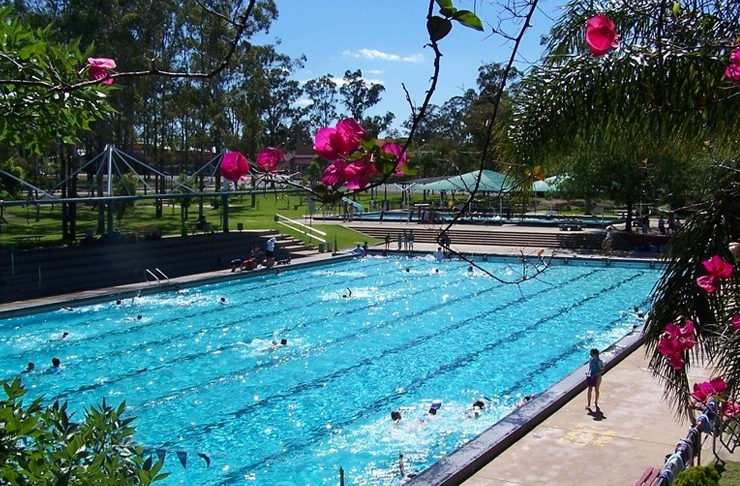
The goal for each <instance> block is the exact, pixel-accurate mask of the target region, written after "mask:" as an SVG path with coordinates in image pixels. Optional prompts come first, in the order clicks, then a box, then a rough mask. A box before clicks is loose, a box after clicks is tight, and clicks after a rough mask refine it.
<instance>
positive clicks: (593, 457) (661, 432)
mask: <svg viewBox="0 0 740 486" xmlns="http://www.w3.org/2000/svg"><path fill="white" fill-rule="evenodd" d="M644 354H645V353H644V347H640V348H639V349H638V350H637V351H635V352H633V353H632V354H631V355H630V356H629V357H627V358H626V359H625V360H624V361H622V362H621V363H619V364H618V365H617V366H616V367H615V368H613V369H612V370H610V371H608V372H607V373H606V375H605V376H604V378H603V382H602V386H601V399H600V401H599V402H600V406H601V412H602V414H603V415H595V414H589V413H587V411H586V410H585V408H584V407H585V405H586V392H583V393H581V394H579V395H578V396H577V397H576V398H575V399H573V400H572V401H570V402H569V403H568V404H566V405H565V406H564V407H562V408H561V409H560V410H558V411H557V412H555V413H554V414H553V415H552V416H550V418H548V419H547V420H545V421H544V422H542V423H541V424H540V425H538V426H537V427H535V429H534V430H533V431H531V432H530V433H529V434H527V435H526V436H525V437H524V438H522V439H520V440H519V441H518V442H516V443H515V444H514V445H513V446H511V447H510V448H509V449H507V450H506V451H504V452H503V453H502V454H501V455H499V456H498V457H497V458H495V459H494V460H493V461H491V462H490V463H489V464H488V465H487V466H485V467H484V468H483V469H481V470H480V471H479V472H477V473H476V474H475V475H474V476H473V477H472V478H470V479H469V480H467V481H465V482H464V483H463V485H464V486H504V485H545V484H547V485H548V486H571V485H576V484H593V485H600V486H632V485H634V484H635V482H636V481H637V479H638V478H639V477H640V475H641V474H642V472H643V471H644V470H645V468H647V467H648V466H653V467H661V466H662V465H663V462H664V459H665V456H666V455H667V454H670V453H672V452H673V451H674V448H675V446H676V442H677V441H678V440H679V439H681V438H684V437H686V433H687V431H688V428H689V426H690V424H689V423H687V422H678V421H676V420H674V418H673V412H672V410H671V409H670V408H669V407H668V405H667V404H666V402H665V401H663V399H662V392H663V389H662V386H661V385H660V384H658V383H657V382H656V381H654V379H653V377H652V374H651V373H650V372H649V371H648V369H647V364H648V361H647V359H646V358H645V356H644ZM708 378H709V374H708V372H707V370H706V369H704V368H701V367H697V368H692V371H691V373H690V383H694V382H696V381H704V380H706V379H708ZM705 437H706V436H705ZM711 444H712V441H711V437H709V438H708V440H706V441H705V442H704V447H703V449H702V453H701V457H700V460H701V464H708V463H710V462H711V461H712V460H714V456H713V454H712V452H711V450H712V447H711ZM722 456H723V457H724V458H726V459H732V460H740V457H737V454H735V455H729V454H727V453H726V451H724V452H723V453H722ZM733 456H734V457H733Z"/></svg>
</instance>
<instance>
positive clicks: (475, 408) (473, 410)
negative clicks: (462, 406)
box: [468, 399, 486, 418]
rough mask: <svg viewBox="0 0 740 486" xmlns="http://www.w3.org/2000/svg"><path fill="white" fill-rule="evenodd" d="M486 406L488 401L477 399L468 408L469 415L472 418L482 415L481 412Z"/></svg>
mask: <svg viewBox="0 0 740 486" xmlns="http://www.w3.org/2000/svg"><path fill="white" fill-rule="evenodd" d="M485 406H486V402H484V401H483V400H480V399H479V400H476V401H474V402H473V404H472V405H470V408H469V409H468V417H470V418H478V417H480V414H481V412H482V411H483V407H485Z"/></svg>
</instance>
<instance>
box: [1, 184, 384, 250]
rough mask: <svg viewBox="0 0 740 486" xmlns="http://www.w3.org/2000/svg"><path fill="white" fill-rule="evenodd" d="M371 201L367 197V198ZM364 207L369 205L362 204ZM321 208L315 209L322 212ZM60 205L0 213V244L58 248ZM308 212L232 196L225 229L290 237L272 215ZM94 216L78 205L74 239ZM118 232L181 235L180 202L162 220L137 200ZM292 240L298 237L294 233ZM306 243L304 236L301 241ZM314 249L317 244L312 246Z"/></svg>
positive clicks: (340, 234)
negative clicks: (30, 242)
mask: <svg viewBox="0 0 740 486" xmlns="http://www.w3.org/2000/svg"><path fill="white" fill-rule="evenodd" d="M367 199H368V200H369V196H368V198H367ZM363 202H364V203H367V201H363ZM211 203H212V198H204V201H203V214H204V216H205V217H206V219H207V220H208V221H209V222H210V223H211V224H214V225H216V226H218V227H219V228H220V227H221V221H222V217H223V210H222V208H220V207H213V205H212V204H211ZM321 210H322V208H320V207H318V205H317V208H316V211H317V212H319V211H321ZM61 211H62V209H61V205H60V204H55V205H53V206H51V205H47V206H35V205H29V206H26V207H8V208H5V209H4V211H3V214H2V216H3V218H2V220H0V245H2V246H8V245H11V244H14V243H15V242H16V238H17V237H22V236H39V237H41V239H42V245H58V244H61V243H62V241H61V240H62V236H61V235H62V225H61V219H62V214H61ZM307 212H308V205H307V202H306V199H305V196H302V195H298V194H278V195H275V194H266V195H259V196H255V199H254V205H252V197H251V196H239V197H234V198H232V199H231V200H230V203H229V229H230V231H238V227H239V224H241V225H242V227H243V229H244V230H258V229H278V230H279V231H280V232H281V233H287V234H291V233H293V232H292V231H290V230H288V229H286V228H285V227H284V226H280V227H279V228H278V225H277V224H276V223H275V214H280V215H282V216H286V217H288V218H291V219H298V220H300V221H302V222H303V221H304V219H303V217H304V215H305V214H306V213H307ZM198 216H199V203H198V201H197V200H193V201H192V202H191V205H190V207H189V209H188V215H187V218H186V219H185V221H184V222H185V227H186V229H187V228H189V227H190V225H192V224H193V223H195V222H196V221H197V220H198ZM97 222H98V211H97V209H95V208H94V207H92V206H90V205H83V204H80V205H78V207H77V230H76V234H77V238H78V239H81V238H84V236H85V232H86V231H87V230H91V231H93V233H94V232H95V230H96V229H97ZM115 225H116V227H126V228H139V227H142V226H157V228H158V229H159V232H160V234H162V235H180V234H181V231H182V226H183V224H182V221H181V207H180V204H179V203H178V202H175V203H174V205H166V206H164V208H163V212H162V217H161V218H157V217H156V215H155V209H154V203H153V201H152V200H143V201H137V203H136V206H135V208H134V210H133V211H132V212H131V214H127V215H126V216H124V218H123V219H122V220H121V221H120V224H119V223H118V222H116V223H115ZM312 226H313V227H315V228H317V229H320V230H322V231H325V232H326V233H327V237H326V239H327V241H329V242H331V243H332V244H333V243H334V242H335V241H336V243H337V248H339V249H346V248H352V247H354V246H355V244H356V243H358V242H362V241H365V240H367V242H368V244H370V245H373V244H376V243H379V242H380V240H377V239H372V238H370V239H368V238H366V237H364V236H363V235H361V234H360V233H357V232H356V231H352V230H350V229H347V228H344V227H343V226H341V225H335V224H312ZM292 235H293V236H296V237H301V235H299V234H297V233H295V234H292ZM303 238H305V237H303ZM313 243H314V244H318V242H317V241H315V240H314V241H313Z"/></svg>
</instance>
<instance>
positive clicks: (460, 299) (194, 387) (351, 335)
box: [90, 270, 599, 411]
mask: <svg viewBox="0 0 740 486" xmlns="http://www.w3.org/2000/svg"><path fill="white" fill-rule="evenodd" d="M598 271H599V270H594V271H592V272H589V273H587V274H583V275H581V276H579V277H578V278H576V279H571V280H565V281H563V282H561V284H562V285H565V284H570V283H572V282H575V281H577V280H579V279H581V278H588V277H590V276H591V275H593V274H594V273H597V272H598ZM503 285H505V284H496V285H495V287H493V288H500V287H501V286H503ZM493 288H490V287H489V288H486V289H481V290H476V291H475V292H472V293H469V294H467V295H465V296H458V297H455V299H454V300H448V301H447V302H446V303H445V304H444V305H443V306H444V307H446V306H448V305H449V304H450V303H452V302H454V303H463V304H464V303H465V301H466V300H467V299H468V298H470V297H475V296H477V295H479V294H482V293H485V292H489V291H491V290H492V289H493ZM513 302H515V301H510V303H513ZM508 305H509V304H507V303H503V304H500V306H501V307H507V306H508ZM443 306H440V305H438V304H434V305H432V306H430V307H427V308H423V309H419V310H417V311H415V312H414V313H412V314H408V315H406V316H404V319H409V318H414V317H419V316H422V315H424V314H426V313H428V312H430V311H432V310H435V309H438V308H441V307H443ZM368 308H369V306H365V307H363V308H362V309H360V310H358V312H359V311H362V310H366V309H368ZM353 313H355V311H351V312H347V313H346V315H349V314H353ZM312 320H313V319H312ZM388 324H389V322H381V323H378V324H377V325H374V326H367V327H363V328H362V329H358V330H356V331H354V332H352V333H348V334H345V336H343V337H337V338H335V339H334V340H333V341H332V345H334V344H337V343H343V342H346V341H348V340H356V339H359V338H360V337H361V336H362V335H364V334H367V333H368V332H371V331H375V330H379V329H382V328H383V327H386V326H387V325H388ZM296 327H300V324H299V325H298V326H296ZM290 330H291V329H288V332H290ZM240 346H241V345H239V344H233V345H229V346H222V347H219V348H218V349H217V350H218V351H226V350H230V349H233V348H237V347H240ZM317 347H318V346H317ZM322 347H323V346H322ZM312 349H313V350H315V349H316V348H315V347H314V348H311V349H309V350H306V352H304V354H303V355H302V356H296V357H293V356H291V357H289V358H288V359H289V360H290V361H293V360H299V359H302V358H304V357H305V356H306V353H308V352H310V351H311V350H312ZM213 351H214V350H211V351H207V352H202V353H191V354H189V355H186V356H182V357H179V358H176V359H174V360H170V361H168V362H167V364H166V365H162V366H159V367H156V368H152V369H149V370H148V371H160V370H161V369H163V368H165V367H169V366H172V365H177V364H178V363H180V362H182V361H189V360H191V357H192V356H195V358H194V359H197V358H200V357H209V356H210V355H211V354H212V352H213ZM283 364H285V362H284V361H283V362H280V363H277V364H275V363H273V362H265V363H257V364H256V365H253V366H250V367H248V368H243V369H241V370H238V371H235V372H231V373H229V375H228V376H229V377H230V380H223V376H220V377H216V378H213V379H210V380H208V381H206V382H201V383H198V384H194V385H190V386H188V387H185V388H182V389H180V390H178V391H177V393H174V394H169V395H165V396H161V397H157V398H154V399H151V400H149V401H148V402H146V403H144V404H141V405H139V406H137V407H134V410H137V411H138V410H142V409H145V408H151V407H153V406H156V405H158V404H160V403H163V402H166V401H169V400H171V399H172V398H175V397H177V398H182V397H184V396H185V395H186V394H185V393H183V392H184V391H193V390H194V391H200V390H202V389H204V388H209V387H211V386H218V385H221V384H226V383H228V382H229V381H233V380H235V379H239V378H240V377H242V376H243V375H245V374H247V373H248V372H250V371H261V370H263V369H266V368H273V367H276V366H279V365H283ZM143 371H147V370H143ZM136 374H138V373H134V374H133V376H136ZM116 381H118V380H116ZM110 383H113V381H111V382H105V383H101V384H99V385H97V386H96V385H91V386H90V387H91V388H97V387H102V386H106V385H108V384H110Z"/></svg>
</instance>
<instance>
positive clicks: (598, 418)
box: [588, 408, 606, 422]
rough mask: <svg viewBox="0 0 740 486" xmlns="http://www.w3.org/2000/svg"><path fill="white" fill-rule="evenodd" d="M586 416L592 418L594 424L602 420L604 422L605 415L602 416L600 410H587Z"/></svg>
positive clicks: (602, 413)
mask: <svg viewBox="0 0 740 486" xmlns="http://www.w3.org/2000/svg"><path fill="white" fill-rule="evenodd" d="M588 414H589V415H590V416H592V417H593V418H594V422H601V421H602V420H606V415H604V412H603V411H602V410H601V409H600V408H595V409H592V408H589V409H588Z"/></svg>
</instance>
